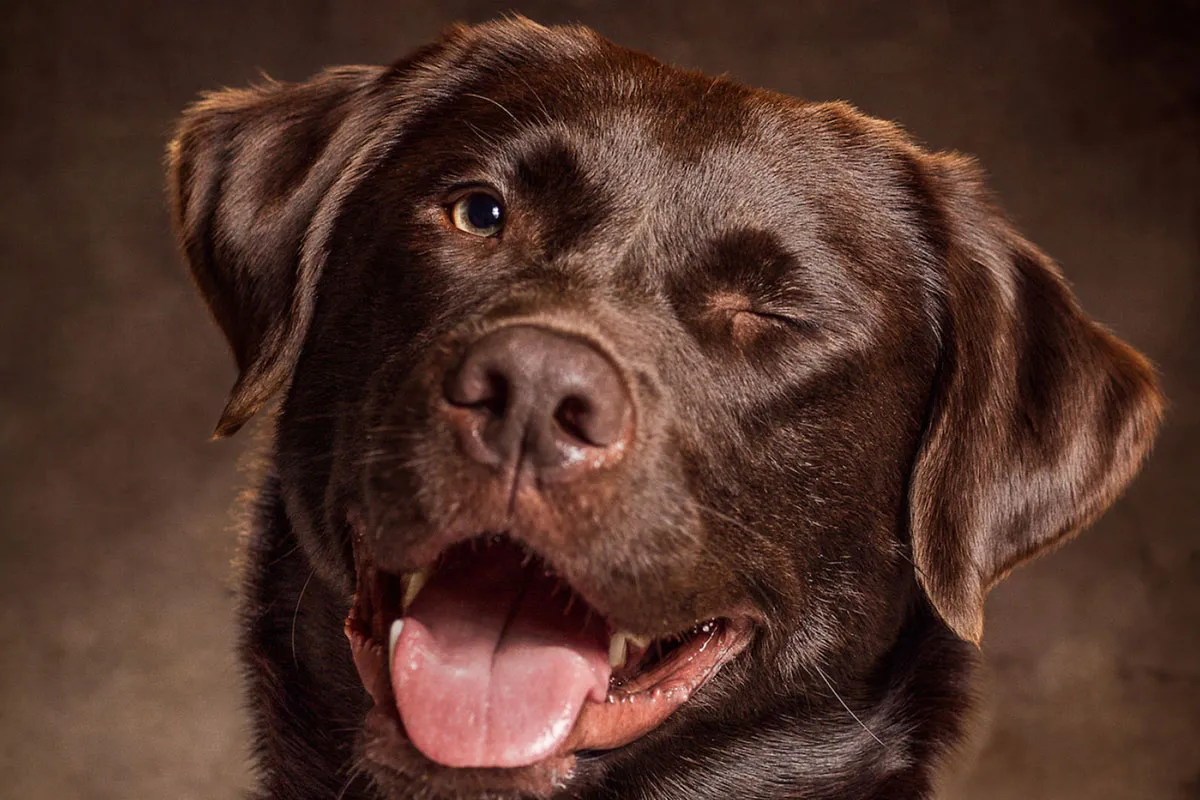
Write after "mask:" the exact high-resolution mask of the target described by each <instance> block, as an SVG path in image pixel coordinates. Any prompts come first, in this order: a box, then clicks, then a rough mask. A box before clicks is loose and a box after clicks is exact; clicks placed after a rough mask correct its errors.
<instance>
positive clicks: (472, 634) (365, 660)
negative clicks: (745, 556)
mask: <svg viewBox="0 0 1200 800" xmlns="http://www.w3.org/2000/svg"><path fill="white" fill-rule="evenodd" d="M750 633H751V624H750V622H749V621H748V620H746V619H737V618H713V619H709V620H704V621H701V622H699V623H697V624H696V625H695V626H694V627H692V628H690V629H689V630H686V631H682V632H679V633H677V634H674V635H671V636H666V637H658V638H650V637H647V636H644V635H641V634H639V633H638V632H636V631H628V630H621V629H617V628H616V627H615V626H614V625H613V624H612V623H611V622H610V621H609V620H608V618H607V617H606V616H605V615H604V614H603V613H601V612H600V611H598V610H597V609H596V608H594V607H592V606H590V605H589V604H588V603H587V602H586V601H584V600H583V598H582V597H580V596H579V595H578V594H577V593H576V592H575V591H574V590H573V589H572V588H571V587H570V586H569V585H567V584H566V583H565V582H563V581H562V580H561V579H560V578H559V577H557V576H556V575H555V573H554V572H553V570H552V569H551V568H550V567H549V566H548V565H547V563H546V562H545V561H544V560H543V559H541V558H540V557H538V556H537V555H536V554H534V553H532V552H531V551H529V550H528V549H526V548H525V547H524V546H523V545H521V544H520V543H518V542H516V541H514V540H513V539H511V538H509V537H507V536H503V535H497V536H489V537H478V538H475V539H472V540H469V541H466V542H462V543H459V544H457V545H455V546H453V547H451V548H450V549H448V550H446V551H445V552H443V553H442V554H441V555H440V556H439V557H438V558H437V559H436V561H435V562H434V563H433V564H430V565H428V566H427V567H426V568H424V569H422V570H420V571H419V572H415V573H409V574H406V575H403V576H401V575H395V574H391V573H387V572H383V571H379V570H376V569H375V568H373V567H370V566H362V565H360V572H359V589H358V594H357V597H356V601H355V604H354V607H353V608H352V609H351V611H350V616H349V618H348V619H347V620H346V635H347V637H348V638H349V639H350V643H351V647H352V650H353V653H354V661H355V665H356V666H357V667H358V672H359V675H360V677H361V678H362V681H363V685H364V686H365V687H366V689H367V691H368V692H370V694H371V696H372V698H373V699H374V700H375V703H376V706H377V708H381V709H382V710H383V711H384V712H385V713H388V714H390V713H391V712H392V711H394V712H395V715H396V718H398V720H399V722H400V723H401V724H402V726H403V729H404V732H405V734H406V735H407V737H408V739H409V740H410V741H411V742H412V744H413V745H414V746H415V747H416V748H417V749H418V750H419V751H420V752H421V753H422V754H423V755H424V756H425V757H427V758H428V759H430V760H431V761H433V762H436V763H438V764H441V765H443V766H445V767H454V768H516V767H526V766H531V765H534V764H539V763H541V762H544V761H547V760H548V759H554V758H556V757H563V756H570V755H572V754H574V753H578V752H581V751H599V750H611V749H614V748H617V747H621V746H623V745H625V744H628V743H629V742H632V741H634V740H636V739H638V738H640V737H641V736H643V735H645V734H646V733H648V732H650V731H651V730H653V729H655V728H657V727H658V726H659V725H661V724H662V723H663V722H664V721H665V720H666V719H667V718H668V717H669V716H670V715H671V714H672V713H673V712H674V711H675V710H676V709H678V708H679V707H680V706H682V705H683V704H684V703H686V702H687V701H688V699H689V698H690V697H691V695H692V694H693V693H694V692H695V691H696V690H697V689H698V688H699V687H700V686H702V685H703V684H704V683H705V682H706V681H707V680H708V679H709V678H711V677H712V676H713V675H714V674H716V672H717V671H718V670H719V669H720V668H721V666H722V665H724V664H725V663H726V662H728V661H729V660H730V659H732V658H733V657H734V656H736V655H737V654H738V653H740V652H741V651H742V650H743V649H744V648H745V646H746V644H747V643H748V642H749V639H750Z"/></svg>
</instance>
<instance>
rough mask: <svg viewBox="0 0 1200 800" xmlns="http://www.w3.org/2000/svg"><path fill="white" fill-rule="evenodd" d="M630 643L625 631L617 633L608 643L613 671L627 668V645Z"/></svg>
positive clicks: (609, 660) (609, 658)
mask: <svg viewBox="0 0 1200 800" xmlns="http://www.w3.org/2000/svg"><path fill="white" fill-rule="evenodd" d="M627 641H628V635H627V634H626V633H625V632H624V631H617V632H616V633H614V634H613V635H612V638H611V639H609V641H608V663H609V666H611V667H612V668H613V669H620V668H621V667H623V666H625V652H626V646H625V643H626V642H627Z"/></svg>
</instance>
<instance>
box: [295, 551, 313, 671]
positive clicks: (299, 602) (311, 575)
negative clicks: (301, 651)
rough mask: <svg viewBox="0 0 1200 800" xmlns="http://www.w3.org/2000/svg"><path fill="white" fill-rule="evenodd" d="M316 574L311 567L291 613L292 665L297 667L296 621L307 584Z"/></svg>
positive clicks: (298, 659) (298, 661)
mask: <svg viewBox="0 0 1200 800" xmlns="http://www.w3.org/2000/svg"><path fill="white" fill-rule="evenodd" d="M316 574H317V568H316V567H313V568H312V570H311V571H310V572H309V573H308V578H307V579H305V581H304V585H303V586H301V587H300V596H299V597H297V598H296V609H295V610H294V611H293V612H292V663H293V664H294V665H295V666H297V667H299V666H300V658H299V656H297V655H296V620H297V619H298V618H299V617H300V604H301V603H303V602H304V593H305V592H306V591H308V584H309V583H311V582H312V579H313V576H314V575H316Z"/></svg>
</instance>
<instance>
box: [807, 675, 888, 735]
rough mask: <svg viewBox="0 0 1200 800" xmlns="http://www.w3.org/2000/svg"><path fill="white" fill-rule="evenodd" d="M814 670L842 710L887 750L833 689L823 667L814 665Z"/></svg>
mask: <svg viewBox="0 0 1200 800" xmlns="http://www.w3.org/2000/svg"><path fill="white" fill-rule="evenodd" d="M812 668H813V669H814V670H816V672H817V674H818V675H820V676H821V680H823V681H825V685H826V686H828V687H829V691H831V692H833V696H834V697H836V698H837V701H838V702H839V703H841V704H842V708H844V709H846V713H847V714H849V715H850V716H851V717H852V718H853V719H854V721H855V722H857V723H858V724H859V726H860V727H862V729H863V730H864V731H866V732H867V734H868V735H870V737H871V738H872V739H874V740H875V741H877V742H879V746H880V747H882V748H884V749H885V750H886V749H887V745H886V744H884V743H883V740H882V739H880V738H879V737H878V736H876V735H875V732H874V731H872V730H871V729H870V728H868V727H867V724H866V723H865V722H863V721H862V720H861V719H859V718H858V714H855V713H854V711H853V710H852V709H851V708H850V706H848V705H847V704H846V701H845V700H843V699H842V696H841V695H840V694H838V690H837V689H835V688H833V682H832V681H830V680H829V676H827V675H826V674H825V670H823V669H821V666H820V665H819V664H813V665H812Z"/></svg>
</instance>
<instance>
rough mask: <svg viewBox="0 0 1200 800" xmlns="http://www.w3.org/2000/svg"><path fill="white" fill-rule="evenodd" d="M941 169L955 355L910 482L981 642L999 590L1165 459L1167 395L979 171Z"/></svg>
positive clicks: (956, 614)
mask: <svg viewBox="0 0 1200 800" xmlns="http://www.w3.org/2000/svg"><path fill="white" fill-rule="evenodd" d="M925 168H926V171H927V181H928V184H927V185H928V187H929V189H930V191H929V193H928V194H929V196H930V197H931V198H932V202H933V204H934V205H935V206H936V209H935V216H936V217H937V218H939V219H940V223H939V225H938V226H937V227H939V228H940V230H937V231H935V232H934V235H935V237H936V239H938V240H940V243H941V246H942V250H943V252H944V256H945V263H944V270H945V271H944V274H943V278H944V281H945V285H944V287H943V297H942V309H941V312H942V313H941V317H942V320H941V324H942V331H941V335H942V361H941V365H940V372H939V376H938V380H937V386H936V387H935V390H934V399H933V405H932V408H931V409H930V417H929V421H928V425H927V429H926V433H925V439H924V442H923V445H922V447H921V451H920V454H919V456H918V458H917V462H916V466H915V469H914V472H913V475H912V481H911V488H910V521H911V529H910V533H911V536H912V550H913V561H914V563H915V565H916V568H917V574H918V580H919V581H920V583H921V585H922V586H923V587H924V589H925V592H926V594H927V596H928V597H929V599H930V601H931V602H932V604H933V606H934V608H935V609H936V611H937V612H938V614H939V615H940V616H941V617H942V619H943V620H944V621H945V622H946V623H947V624H948V625H949V626H950V628H951V629H953V630H954V631H955V633H957V634H958V635H959V636H961V637H962V638H964V639H967V640H970V641H973V642H976V643H978V642H979V640H980V637H981V636H982V633H983V601H984V597H985V595H986V594H987V591H988V590H989V589H990V588H991V587H992V586H993V585H994V584H995V583H997V582H998V581H999V580H1001V579H1002V578H1003V577H1004V576H1005V575H1006V574H1007V573H1008V572H1009V570H1011V569H1012V568H1013V567H1015V566H1016V565H1018V564H1020V563H1021V562H1023V561H1025V560H1027V559H1030V558H1032V557H1034V556H1036V555H1038V554H1039V553H1042V552H1044V551H1046V550H1047V549H1048V548H1050V547H1053V546H1054V545H1056V544H1058V543H1061V542H1062V541H1064V540H1065V539H1066V538H1068V537H1070V536H1071V535H1072V534H1074V533H1076V532H1078V531H1079V530H1080V529H1081V528H1082V527H1084V526H1085V525H1087V524H1089V523H1090V522H1092V521H1093V520H1094V519H1095V518H1096V517H1097V516H1099V515H1100V514H1101V513H1102V512H1103V511H1104V510H1105V509H1106V508H1107V507H1108V506H1109V505H1110V504H1111V503H1112V502H1113V501H1114V500H1115V499H1116V497H1117V495H1118V494H1119V493H1120V492H1121V490H1122V489H1123V488H1124V487H1125V485H1126V484H1127V483H1128V482H1129V481H1130V479H1131V478H1132V477H1133V475H1134V474H1135V473H1136V472H1137V470H1138V468H1139V467H1140V465H1141V463H1142V461H1143V459H1144V458H1145V457H1146V455H1147V453H1148V452H1149V449H1150V446H1151V443H1152V441H1153V439H1154V435H1155V432H1156V431H1157V429H1158V425H1159V421H1160V418H1161V416H1162V411H1163V399H1162V397H1161V395H1160V394H1159V392H1158V389H1157V387H1156V381H1155V376H1154V372H1153V370H1152V368H1151V367H1150V365H1149V364H1148V363H1147V362H1146V360H1145V359H1144V358H1142V356H1140V355H1139V354H1138V353H1137V352H1135V351H1134V350H1133V349H1132V348H1130V347H1129V346H1127V345H1125V344H1124V343H1122V342H1121V341H1119V340H1118V339H1117V338H1116V337H1115V336H1113V335H1112V334H1111V333H1109V332H1108V331H1107V330H1105V329H1104V328H1103V327H1101V326H1100V325H1098V324H1097V323H1095V322H1093V321H1092V320H1091V319H1089V318H1088V317H1086V316H1085V315H1084V314H1083V312H1082V311H1081V310H1080V308H1079V306H1078V304H1077V303H1076V301H1075V299H1074V297H1073V296H1072V294H1071V292H1070V290H1069V289H1068V288H1067V285H1066V283H1065V282H1064V280H1063V278H1062V276H1061V275H1060V273H1059V272H1058V270H1057V268H1056V267H1055V266H1054V264H1053V263H1052V262H1051V261H1050V260H1049V258H1047V257H1046V256H1045V255H1044V254H1043V253H1042V252H1040V251H1039V250H1038V249H1037V248H1036V247H1034V246H1033V245H1032V244H1030V243H1029V242H1027V241H1026V240H1025V239H1023V238H1021V236H1020V235H1018V234H1017V233H1016V232H1015V231H1013V230H1012V228H1011V227H1010V226H1009V224H1008V223H1007V222H1006V221H1005V220H1004V218H1003V216H1002V215H1001V214H1000V213H999V212H998V211H996V210H995V208H994V207H993V206H992V205H991V203H990V201H989V200H988V199H987V197H986V194H985V192H984V190H983V188H982V183H981V181H980V179H979V178H978V176H977V175H976V174H975V169H974V167H973V166H972V165H970V164H969V163H967V162H966V161H965V160H963V159H960V158H956V157H945V156H939V157H930V158H928V159H927V161H926V164H925Z"/></svg>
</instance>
